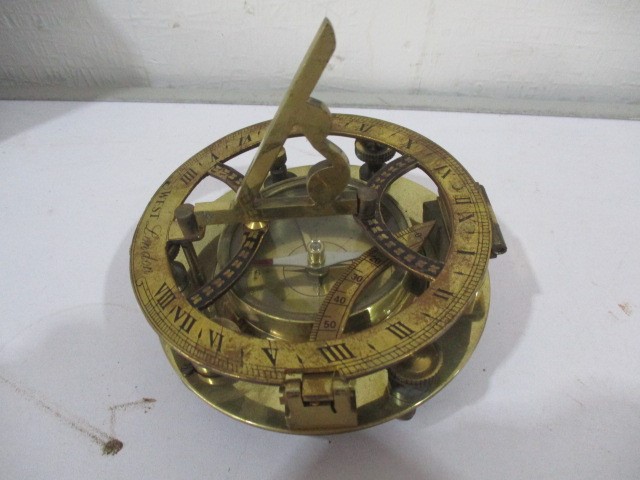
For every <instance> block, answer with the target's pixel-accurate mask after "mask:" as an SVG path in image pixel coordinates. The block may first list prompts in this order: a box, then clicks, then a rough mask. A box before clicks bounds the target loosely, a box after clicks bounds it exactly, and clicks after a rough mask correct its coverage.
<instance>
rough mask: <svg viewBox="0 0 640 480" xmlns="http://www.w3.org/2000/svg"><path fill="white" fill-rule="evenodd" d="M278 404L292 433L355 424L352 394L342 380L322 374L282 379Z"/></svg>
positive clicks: (353, 397)
mask: <svg viewBox="0 0 640 480" xmlns="http://www.w3.org/2000/svg"><path fill="white" fill-rule="evenodd" d="M281 392H282V396H281V397H280V403H282V404H283V405H284V406H285V418H286V420H287V425H288V427H289V428H290V429H292V430H309V429H316V428H318V429H323V430H324V429H327V428H347V427H355V426H357V425H358V416H357V413H356V394H355V390H354V388H353V387H352V386H351V385H350V384H349V383H348V382H347V381H345V380H343V379H341V378H338V377H335V376H332V375H326V374H319V375H318V374H307V375H302V374H293V375H287V376H286V377H285V381H284V385H283V386H282V388H281Z"/></svg>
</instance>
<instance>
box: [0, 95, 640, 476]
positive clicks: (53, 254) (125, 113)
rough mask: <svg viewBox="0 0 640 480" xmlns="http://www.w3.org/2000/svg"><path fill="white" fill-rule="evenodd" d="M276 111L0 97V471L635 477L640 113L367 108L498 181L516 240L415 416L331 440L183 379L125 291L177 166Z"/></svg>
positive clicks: (510, 239) (639, 398)
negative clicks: (242, 408) (115, 442)
mask: <svg viewBox="0 0 640 480" xmlns="http://www.w3.org/2000/svg"><path fill="white" fill-rule="evenodd" d="M334 110H335V111H339V110H338V109H334ZM273 112H274V109H273V108H269V107H255V106H250V107H249V106H247V107H244V106H220V105H187V104H180V105H170V104H136V103H126V104H125V103H53V102H51V103H49V102H0V166H1V172H2V174H1V177H0V224H1V225H2V228H3V232H4V233H3V238H2V241H1V242H0V245H1V246H2V255H0V272H1V275H0V292H2V293H1V296H0V305H1V307H2V318H1V320H0V325H1V328H0V478H3V479H18V478H20V479H22V478H25V479H26V478H56V479H60V478H72V479H75V478H77V479H87V478H89V479H99V478H105V479H114V478H135V479H147V478H149V479H157V478H167V479H168V478H171V479H181V478H185V479H187V478H188V479H192V478H213V479H227V478H229V479H248V478H257V479H264V480H266V479H272V478H273V479H283V478H286V479H305V480H307V479H314V480H315V479H340V478H368V479H378V478H379V479H388V478H395V479H418V478H420V479H422V478H429V479H451V478H462V479H466V478H469V479H478V478H509V479H515V478H527V479H528V478H612V479H622V478H629V479H631V478H638V477H639V476H640V348H639V346H638V344H639V343H640V248H639V240H640V195H639V194H638V185H640V123H639V122H625V121H607V120H588V119H569V118H550V117H525V116H505V115H479V114H458V113H433V112H414V111H385V110H361V111H360V113H361V114H364V115H370V116H375V117H379V118H383V119H386V120H389V121H392V122H396V123H400V124H402V125H404V126H407V127H409V128H411V129H413V130H416V131H418V132H419V133H422V134H424V135H426V136H427V137H429V138H431V139H432V140H434V141H435V142H436V143H438V144H440V145H441V146H443V147H444V148H446V149H447V150H448V151H450V152H451V153H452V154H453V155H454V156H455V157H456V158H458V160H460V161H461V162H462V163H463V164H464V165H465V166H466V167H467V169H468V170H469V171H470V173H471V174H472V175H473V176H474V178H476V180H478V181H480V182H481V183H482V184H483V185H485V187H486V189H487V191H488V193H489V196H490V198H491V200H492V203H493V205H494V209H495V211H496V213H497V215H498V218H499V221H500V224H501V226H502V230H503V233H504V235H505V237H506V241H507V244H508V247H509V251H508V253H507V254H506V255H504V256H502V257H499V258H498V259H496V260H492V262H491V267H490V271H491V280H492V290H493V291H492V300H491V302H492V305H491V311H490V314H489V321H488V324H487V328H486V330H485V333H484V336H483V338H482V340H481V342H480V345H479V346H478V349H477V351H476V353H475V354H474V356H473V357H472V359H471V361H470V362H469V364H468V365H467V367H466V368H465V369H464V370H463V371H462V372H461V374H460V375H459V376H458V377H457V378H456V379H455V380H454V381H453V382H452V383H451V384H450V385H449V386H448V387H447V388H445V390H443V391H442V392H441V393H440V394H438V395H437V396H436V397H435V398H434V399H433V400H431V401H430V402H428V403H427V404H426V405H425V406H423V407H421V408H420V409H418V412H417V414H416V416H415V417H414V418H413V420H411V421H409V422H400V421H393V422H390V423H386V424H384V425H381V426H378V427H375V428H373V429H369V430H364V431H361V432H356V433H352V434H344V435H338V436H324V437H301V436H291V435H284V434H276V433H271V432H267V431H262V430H259V429H256V428H252V427H249V426H247V425H244V424H242V423H239V422H237V421H235V420H232V419H230V418H227V417H226V416H224V415H223V414H221V413H218V412H217V411H215V410H213V409H211V408H210V407H208V406H207V405H205V404H204V403H203V402H202V401H201V400H199V399H198V398H197V397H196V396H195V395H194V394H193V393H191V392H190V391H189V390H187V388H185V387H184V386H183V384H182V383H181V381H180V380H179V378H178V377H177V376H176V375H175V374H174V373H173V370H172V369H171V367H170V366H169V364H168V362H167V361H166V359H165V356H164V354H163V352H162V350H161V348H160V345H159V342H158V339H157V337H156V335H155V333H154V332H153V331H152V329H151V328H150V327H149V325H148V324H147V322H146V321H145V319H144V317H143V315H142V313H141V311H140V309H139V308H138V306H137V304H136V301H135V299H134V296H133V291H132V288H131V286H130V281H129V269H128V268H129V266H128V258H129V245H130V242H131V237H132V234H133V230H134V228H135V226H136V223H137V220H138V219H139V216H140V215H141V213H142V211H143V209H144V207H145V206H146V204H147V202H148V200H149V199H150V197H151V195H152V194H153V193H154V192H155V190H156V189H157V187H158V186H159V185H160V184H161V183H162V182H163V181H164V179H165V178H166V177H167V176H168V175H169V174H170V173H171V172H172V171H173V170H174V169H175V168H176V167H177V166H178V165H179V164H181V163H182V162H183V161H185V160H186V159H187V158H188V157H190V156H191V155H192V154H193V153H195V152H196V151H198V150H200V149H201V148H203V147H204V146H206V145H208V144H209V143H211V142H212V141H214V140H216V139H217V138H219V137H220V136H222V135H224V134H226V133H229V132H231V131H233V130H236V129H237V128H240V127H242V126H245V125H247V124H250V123H255V122H257V121H261V120H264V119H268V118H270V117H271V116H272V114H273ZM294 156H295V155H291V152H290V162H291V163H292V164H295V163H296V162H299V161H301V162H302V163H305V162H304V161H303V160H304V159H303V158H300V159H298V158H291V157H294ZM144 399H153V400H155V401H154V402H152V401H150V400H148V401H145V400H144ZM110 437H115V438H118V439H119V440H121V441H122V442H123V448H122V450H120V451H119V452H118V453H117V454H116V455H103V452H102V446H103V444H104V442H105V441H107V440H108V439H109V438H110Z"/></svg>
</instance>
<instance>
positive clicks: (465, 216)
mask: <svg viewBox="0 0 640 480" xmlns="http://www.w3.org/2000/svg"><path fill="white" fill-rule="evenodd" d="M475 216H476V214H475V213H473V212H470V213H459V214H458V222H459V223H462V222H466V221H467V220H471V219H472V218H473V217H475Z"/></svg>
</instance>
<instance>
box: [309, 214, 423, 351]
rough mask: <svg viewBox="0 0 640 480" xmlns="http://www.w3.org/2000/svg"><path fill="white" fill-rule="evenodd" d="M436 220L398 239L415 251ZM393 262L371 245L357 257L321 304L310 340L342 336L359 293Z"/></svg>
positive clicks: (404, 231)
mask: <svg viewBox="0 0 640 480" xmlns="http://www.w3.org/2000/svg"><path fill="white" fill-rule="evenodd" d="M434 223H435V222H433V221H431V222H428V223H422V224H419V225H414V226H413V227H410V228H407V229H405V230H403V231H402V232H399V233H398V234H397V239H398V240H399V241H401V242H402V243H403V244H405V245H407V246H408V247H409V248H411V249H412V250H414V251H415V250H418V249H419V248H420V247H421V246H422V244H423V243H424V241H425V239H426V238H427V236H428V235H429V232H430V231H431V229H432V228H433V225H434ZM390 266H391V261H390V260H389V259H387V258H384V257H382V256H381V255H380V253H379V252H378V250H377V249H376V248H371V249H369V250H367V251H366V252H365V253H363V254H362V255H361V256H360V257H358V258H357V259H355V260H354V261H353V263H352V264H351V265H350V266H349V267H348V268H347V270H346V271H345V272H344V273H343V274H342V276H341V277H340V278H339V279H338V280H336V283H335V284H334V285H333V287H332V288H331V290H330V291H329V293H328V294H327V296H326V297H325V300H324V302H322V305H321V306H320V311H319V312H318V313H317V315H316V318H315V320H314V323H313V328H312V329H311V335H310V336H309V340H311V341H313V340H331V339H335V338H338V337H339V336H340V335H342V332H343V331H344V328H345V326H346V324H347V320H348V319H349V316H350V314H351V310H352V308H353V306H354V305H355V303H356V300H357V299H358V295H360V293H362V291H363V290H364V289H365V288H366V287H367V285H368V284H369V283H370V282H371V281H372V280H373V279H374V278H376V277H377V276H378V275H380V274H381V273H382V272H384V270H386V269H387V268H389V267H390Z"/></svg>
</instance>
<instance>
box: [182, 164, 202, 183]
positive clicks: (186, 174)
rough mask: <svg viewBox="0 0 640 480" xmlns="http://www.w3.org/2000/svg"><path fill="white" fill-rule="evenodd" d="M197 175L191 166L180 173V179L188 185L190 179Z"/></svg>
mask: <svg viewBox="0 0 640 480" xmlns="http://www.w3.org/2000/svg"><path fill="white" fill-rule="evenodd" d="M197 176H198V174H197V173H196V171H195V170H194V169H193V168H189V169H188V170H187V171H186V172H184V173H183V174H182V175H180V180H182V183H184V184H185V185H189V183H190V182H191V180H193V179H194V178H196V177H197Z"/></svg>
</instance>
